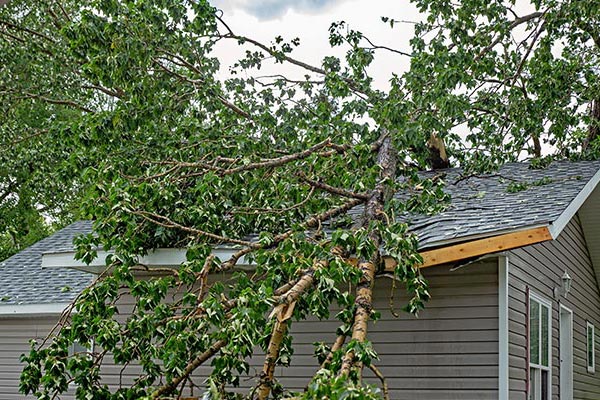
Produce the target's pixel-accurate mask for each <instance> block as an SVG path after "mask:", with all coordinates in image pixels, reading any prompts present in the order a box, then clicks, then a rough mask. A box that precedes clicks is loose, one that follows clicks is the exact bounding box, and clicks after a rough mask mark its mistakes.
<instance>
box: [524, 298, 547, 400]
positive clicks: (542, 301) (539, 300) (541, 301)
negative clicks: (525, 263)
mask: <svg viewBox="0 0 600 400" xmlns="http://www.w3.org/2000/svg"><path fill="white" fill-rule="evenodd" d="M532 300H533V301H535V302H536V303H539V304H540V306H542V305H543V306H545V307H547V309H548V348H547V352H548V366H545V365H542V364H541V362H542V353H541V341H542V335H541V329H542V328H541V327H542V312H541V308H540V312H539V329H540V335H538V340H539V342H540V343H539V345H540V354H539V360H538V361H539V364H536V363H533V362H532V361H531V356H530V354H531V345H532V343H531V334H530V332H527V336H528V340H527V357H528V359H529V365H528V366H527V369H528V370H531V368H535V369H539V370H540V371H547V374H548V382H547V384H548V386H547V388H546V389H547V393H548V398H549V399H551V398H552V318H553V316H552V312H553V307H552V301H550V300H547V299H546V298H544V297H542V296H540V295H538V294H536V293H534V292H533V291H530V292H529V299H528V308H529V309H528V310H527V312H528V315H530V313H531V301H532ZM530 318H531V316H530ZM528 324H529V322H528ZM528 329H529V330H530V329H531V327H529V328H528ZM533 378H534V377H533V376H530V377H529V382H527V385H528V386H529V385H531V384H532V383H533Z"/></svg>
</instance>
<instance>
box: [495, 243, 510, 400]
mask: <svg viewBox="0 0 600 400" xmlns="http://www.w3.org/2000/svg"><path fill="white" fill-rule="evenodd" d="M509 268H510V264H509V259H508V256H506V255H502V256H500V257H498V400H508V394H509V359H508V290H509V287H508V276H509V274H508V271H509Z"/></svg>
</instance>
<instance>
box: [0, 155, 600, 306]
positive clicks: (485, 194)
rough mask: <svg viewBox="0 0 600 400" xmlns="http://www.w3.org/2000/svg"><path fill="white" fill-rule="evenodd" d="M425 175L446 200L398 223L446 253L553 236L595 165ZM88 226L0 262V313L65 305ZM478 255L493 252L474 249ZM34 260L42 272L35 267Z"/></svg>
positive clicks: (174, 256)
mask: <svg viewBox="0 0 600 400" xmlns="http://www.w3.org/2000/svg"><path fill="white" fill-rule="evenodd" d="M426 174H427V175H430V176H435V175H438V176H439V177H440V178H442V179H444V180H445V182H446V188H445V190H446V191H447V192H448V193H449V194H450V195H451V198H452V200H451V202H450V204H449V205H448V207H447V208H446V209H445V210H444V211H443V212H441V213H438V214H436V215H433V216H423V215H404V216H403V217H402V218H403V219H404V220H406V221H407V222H408V223H409V224H410V225H411V228H412V229H411V230H412V231H413V232H414V233H415V234H417V235H418V237H419V241H420V250H427V249H431V248H443V249H446V248H450V247H451V246H449V245H451V244H453V243H462V242H469V243H473V244H474V245H476V246H478V247H480V244H479V243H477V241H476V239H481V238H491V237H500V235H503V234H506V233H509V232H518V231H524V232H530V231H531V229H532V228H538V227H542V228H543V229H544V230H545V232H547V234H546V238H545V239H544V240H548V239H550V238H556V237H557V236H558V235H559V234H560V232H561V231H562V228H563V227H564V226H565V225H566V224H567V223H568V221H569V220H570V219H571V218H572V217H573V215H574V214H575V212H577V211H578V210H579V209H580V207H581V206H582V205H583V203H584V202H585V200H586V199H587V198H588V196H589V195H590V193H591V192H592V191H593V190H594V188H595V187H596V186H597V185H598V182H599V181H600V161H581V162H554V163H552V164H551V165H550V166H549V167H548V168H545V169H530V168H529V165H528V164H525V163H512V164H506V165H504V166H503V167H502V168H501V169H500V170H499V171H498V172H496V173H492V174H486V175H473V176H465V175H464V174H463V171H462V170H461V169H458V168H455V169H447V170H443V171H436V172H428V173H426ZM354 212H355V213H358V212H359V210H355V211H354ZM91 228H92V225H91V222H89V221H79V222H76V223H74V224H72V225H69V226H68V227H66V228H64V229H63V230H60V231H58V232H56V233H55V234H53V235H52V236H50V237H48V238H46V239H44V240H41V241H40V242H38V243H36V244H34V245H33V246H31V247H29V248H27V249H25V250H23V251H21V252H20V253H18V254H16V255H14V256H12V257H11V258H9V259H7V260H6V261H4V262H3V263H0V299H2V300H3V301H2V302H0V307H1V306H2V304H5V305H6V304H8V305H10V304H45V303H68V302H70V301H71V300H72V299H73V298H74V297H75V296H76V294H77V293H79V292H80V291H81V290H82V289H83V288H84V287H85V286H86V285H87V284H89V283H90V281H91V279H92V276H93V275H91V274H88V273H84V272H81V271H77V270H74V269H66V268H60V267H73V268H79V269H84V270H86V269H87V270H88V271H96V272H97V271H99V268H100V269H102V267H104V266H103V263H104V258H105V254H100V253H102V252H100V251H99V254H98V257H97V259H96V260H94V261H93V265H89V266H86V265H85V264H83V263H81V262H79V261H76V260H74V259H73V255H74V252H73V245H72V241H73V238H74V237H75V236H77V235H78V234H82V233H88V232H90V231H91ZM540 241H541V240H540ZM534 242H535V241H531V242H530V243H534ZM483 245H485V243H483ZM445 246H447V247H445ZM491 248H492V247H490V249H491ZM482 249H483V250H482ZM479 250H481V251H479ZM215 251H216V252H221V253H222V254H220V253H219V254H218V255H219V256H220V257H221V258H225V257H227V254H229V253H228V252H232V251H233V250H232V249H227V248H223V247H220V248H217V249H216V250H215ZM433 251H435V250H433ZM478 251H479V253H481V254H482V252H494V251H498V250H497V248H496V250H494V251H492V250H489V251H488V250H486V249H485V247H480V248H479V249H478ZM422 254H423V253H422ZM42 255H44V265H45V266H47V267H48V268H42ZM185 258H186V256H185V249H160V250H158V251H156V252H155V253H150V254H148V255H147V256H146V257H145V258H144V259H143V260H140V262H141V263H143V264H146V265H148V266H153V265H155V266H158V265H163V266H164V265H171V264H172V265H179V263H180V262H182V261H184V260H185ZM463 258H465V257H464V256H463ZM67 289H68V290H67Z"/></svg>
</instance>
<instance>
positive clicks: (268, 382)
mask: <svg viewBox="0 0 600 400" xmlns="http://www.w3.org/2000/svg"><path fill="white" fill-rule="evenodd" d="M415 4H417V6H418V7H419V8H420V9H421V10H422V12H424V13H426V15H427V19H426V21H425V22H423V23H418V24H416V26H415V36H414V37H413V39H412V40H411V45H412V52H411V54H408V55H406V56H407V57H410V62H411V68H410V71H408V72H407V73H403V74H397V75H394V76H392V77H391V78H390V79H391V80H390V83H391V88H390V90H389V91H387V92H383V91H380V90H376V89H374V88H373V78H372V76H371V71H370V69H369V66H370V65H371V63H372V61H373V59H374V57H375V55H376V53H377V52H379V51H383V52H389V51H391V52H394V53H395V54H397V51H395V50H394V49H389V48H385V47H381V46H377V45H375V44H373V43H372V42H371V41H370V40H369V39H368V38H367V37H365V36H364V35H363V34H362V33H360V32H357V31H354V30H352V29H350V28H349V27H347V26H346V25H345V24H344V23H341V22H340V23H334V24H333V25H332V27H331V29H330V44H331V45H332V46H334V47H337V46H341V47H343V48H344V49H345V50H346V54H345V57H344V58H342V59H340V58H337V57H334V56H328V57H325V58H324V59H323V61H322V63H321V65H309V64H307V63H305V62H303V61H301V60H297V59H296V58H294V57H293V50H294V48H295V47H297V46H298V45H299V41H298V40H297V39H292V40H287V39H284V38H282V37H276V38H275V39H274V40H273V42H272V43H267V44H265V43H261V42H258V41H256V40H254V39H252V38H249V37H245V36H242V35H240V34H238V33H236V32H235V31H233V30H231V29H230V27H229V26H228V25H227V24H226V21H225V20H224V19H223V16H222V14H221V13H220V12H219V11H218V10H215V9H214V8H213V7H211V6H210V4H208V3H207V2H206V1H177V2H173V1H161V0H144V1H141V0H132V1H115V0H96V1H86V2H75V1H70V0H63V1H55V0H52V1H50V0H42V1H36V2H32V1H16V0H13V1H11V3H10V4H9V6H8V7H4V8H3V9H0V57H2V60H0V61H2V65H3V67H2V68H3V69H2V75H1V77H0V88H1V90H0V96H2V101H1V104H2V107H3V108H4V109H3V111H4V115H6V118H5V119H4V120H3V122H2V125H1V127H0V129H2V146H4V148H5V149H6V151H7V153H6V154H11V155H10V156H7V157H6V159H4V158H3V159H2V160H3V161H2V165H1V166H0V169H1V170H2V171H4V172H3V174H2V181H1V185H2V186H0V188H2V190H3V191H5V192H8V191H10V193H12V194H11V195H7V196H6V198H5V199H4V201H7V200H10V201H11V202H12V203H6V204H9V205H10V206H12V205H11V204H18V203H19V202H20V201H23V202H25V203H24V204H27V205H29V210H30V212H31V210H33V212H32V215H36V213H37V215H38V216H39V215H40V208H41V209H44V208H45V207H48V208H49V209H52V208H53V207H55V208H56V212H57V213H60V212H65V210H67V211H68V210H69V205H70V204H72V199H73V198H74V197H73V196H74V195H73V193H74V194H75V197H78V196H79V195H80V194H81V196H83V198H84V200H83V202H82V203H81V205H80V208H79V209H78V212H79V214H80V215H81V216H83V217H85V218H92V219H94V220H95V221H96V222H95V224H94V230H95V235H90V236H88V237H85V238H81V239H80V240H79V241H78V246H79V255H80V256H81V258H82V259H84V260H90V259H91V258H92V257H94V256H95V249H96V248H97V247H104V248H107V249H114V250H115V252H116V254H115V256H113V257H111V258H110V259H109V260H108V261H109V263H110V264H111V266H112V268H113V269H112V273H111V274H105V275H103V276H101V277H100V279H99V280H98V281H97V282H96V283H95V284H94V285H93V286H92V287H90V288H89V289H87V290H86V291H84V292H83V293H82V295H81V296H80V297H79V298H78V299H77V301H76V303H75V306H74V307H75V308H76V309H77V313H75V314H73V315H69V316H65V318H64V319H63V321H62V324H61V328H60V330H59V332H57V336H56V337H54V338H53V339H51V340H50V341H49V342H47V343H45V344H44V345H34V346H33V348H32V351H31V353H30V354H29V355H28V356H27V357H25V358H24V361H25V362H26V367H25V369H24V372H23V376H22V382H21V388H22V390H23V391H24V392H26V393H35V394H36V396H37V397H38V398H42V399H47V398H52V397H53V396H55V395H56V394H60V393H62V392H64V391H66V390H67V387H68V383H69V382H70V381H74V382H75V383H76V384H77V393H78V396H79V397H80V398H84V397H86V396H88V397H93V398H114V399H125V398H161V397H166V396H171V395H177V394H178V393H179V392H180V391H181V390H182V387H183V385H184V384H185V382H186V381H187V379H188V377H189V375H190V374H191V373H192V372H193V371H194V370H195V369H196V368H198V367H199V366H200V365H202V364H203V363H206V362H208V360H209V359H210V360H212V366H213V372H212V374H211V376H210V378H209V381H208V382H207V385H206V388H207V390H208V393H209V395H210V396H212V397H213V398H227V397H235V395H234V394H233V393H230V392H229V390H230V388H231V387H232V386H234V385H236V384H237V383H238V382H239V376H240V374H242V373H243V372H244V371H246V370H247V368H248V364H247V359H248V357H249V356H251V355H252V354H253V351H254V349H255V348H256V347H257V346H258V347H261V348H262V350H263V351H264V354H265V361H264V369H263V372H262V374H261V376H260V377H258V379H257V381H256V386H255V390H253V391H252V392H251V393H248V394H247V395H248V396H249V397H256V398H259V399H265V398H267V397H269V396H273V397H281V396H283V395H287V394H288V393H287V392H286V391H285V388H280V387H278V386H277V383H276V381H275V380H274V377H273V371H274V367H275V365H277V364H285V363H286V362H288V361H289V358H290V356H291V348H292V346H293V342H292V338H291V336H290V333H289V331H288V326H289V324H290V323H291V321H293V320H302V319H305V318H306V317H308V316H316V317H318V318H328V317H329V310H330V305H332V304H337V305H339V306H340V307H341V309H342V311H341V312H340V313H339V314H337V315H336V317H337V318H338V319H339V320H340V328H339V329H338V330H337V333H338V339H337V340H336V341H335V342H334V343H332V344H325V345H323V346H320V347H319V348H318V350H319V358H320V361H321V362H322V368H321V369H320V370H319V371H318V372H317V374H316V375H315V377H314V379H313V381H312V382H311V384H310V385H309V386H308V390H307V392H306V393H301V394H297V396H299V397H302V398H338V397H339V396H341V395H342V394H344V395H345V396H350V397H348V398H361V399H365V398H378V397H379V396H381V393H380V392H378V391H377V390H375V389H374V388H372V387H369V386H366V385H363V384H362V382H361V376H362V371H363V369H364V368H372V369H374V370H375V371H377V370H376V367H375V365H374V364H373V360H374V359H375V357H376V348H377V346H376V344H371V342H370V341H369V340H368V322H369V320H372V319H376V318H377V315H378V314H377V310H373V308H372V304H371V294H372V290H373V285H374V277H375V275H376V274H377V273H378V272H380V271H381V270H382V262H381V254H383V253H385V254H388V255H390V256H391V257H393V258H394V259H395V260H396V262H397V266H396V268H395V270H394V276H395V277H396V278H397V279H398V280H399V281H401V282H403V283H404V284H405V289H406V291H407V292H408V293H409V295H410V298H411V300H410V301H409V303H408V304H407V305H406V310H407V311H408V312H413V313H416V312H418V310H419V309H420V308H422V307H423V306H424V302H425V301H426V300H427V298H428V296H429V295H428V292H427V286H426V282H425V281H424V279H423V278H422V276H421V275H420V273H419V271H418V268H417V266H418V264H419V262H420V261H421V260H420V258H419V256H418V253H417V251H416V249H417V243H416V241H415V239H414V238H413V237H412V236H411V235H410V234H408V233H407V230H408V228H407V226H406V225H405V224H403V223H400V222H397V216H399V215H400V214H402V213H404V212H408V211H411V212H421V213H433V212H435V211H436V210H437V209H439V207H440V205H442V206H443V200H445V199H446V196H445V195H444V193H443V190H442V182H441V180H440V179H432V180H427V179H425V180H423V179H420V178H419V176H418V174H417V171H418V170H421V169H427V168H430V167H435V168H437V167H443V166H446V165H448V157H447V156H446V154H447V155H450V160H454V161H455V162H456V163H460V164H461V165H463V166H464V167H465V168H466V169H467V170H470V169H476V170H481V169H486V168H489V167H490V166H492V165H495V164H497V163H500V162H502V161H505V160H514V159H517V158H518V157H520V156H522V155H523V154H531V155H534V156H540V155H541V149H542V144H543V143H545V142H546V143H548V144H550V145H553V146H554V148H552V149H551V151H552V152H555V153H556V155H557V156H559V157H562V156H566V155H574V154H580V153H581V151H582V150H583V149H585V151H586V153H585V155H586V156H590V157H591V156H593V155H594V154H597V148H598V139H597V137H593V135H589V133H590V132H593V129H594V126H597V125H595V124H597V121H594V120H593V118H592V117H591V116H590V115H591V114H590V113H589V111H588V109H587V108H586V107H587V105H589V103H590V102H592V101H593V100H594V99H596V98H597V94H598V66H599V63H598V53H599V47H598V46H597V43H595V42H594V40H595V38H597V35H598V27H599V21H598V15H599V7H600V6H599V5H597V4H596V2H580V1H563V2H557V1H554V0H538V1H535V2H534V3H533V4H531V5H528V6H529V8H531V10H530V12H527V13H522V12H520V11H516V10H513V8H511V7H513V6H514V5H513V4H512V3H511V2H508V3H504V2H501V1H489V0H488V1H464V2H461V3H460V4H452V3H448V2H446V1H436V0H420V1H419V0H416V1H415ZM384 21H385V22H387V23H390V25H392V27H397V26H398V24H399V22H398V21H395V20H393V19H390V18H384ZM392 33H394V31H392ZM223 41H233V42H235V43H237V44H238V45H239V46H240V47H241V48H242V49H244V50H245V51H246V52H245V56H244V57H242V58H241V59H240V60H238V61H237V63H236V64H235V65H234V66H233V68H232V69H231V71H230V73H229V75H228V77H227V78H219V77H220V76H222V75H219V72H220V68H221V64H220V62H219V60H218V59H217V58H215V56H214V54H215V53H214V49H215V46H218V45H219V43H220V42H223ZM269 62H274V63H275V65H277V66H281V68H282V74H281V75H275V76H271V77H262V78H261V77H259V76H258V74H257V73H256V71H257V70H258V69H259V68H261V67H262V66H264V64H265V63H269ZM288 68H294V69H296V70H300V71H302V75H303V78H301V79H297V78H294V77H291V76H290V75H286V71H289V69H288ZM32 116H33V118H32ZM9 152H10V153H9ZM523 152H524V153H523ZM30 159H31V160H33V161H32V162H30V163H29V164H27V163H22V162H19V161H23V160H30ZM38 160H39V161H38ZM13 162H14V164H13ZM32 163H33V164H32ZM27 165H29V168H30V171H29V172H28V171H27V169H26V168H27ZM22 168H25V169H24V170H23V172H21V171H22ZM20 176H21V178H18V177H20ZM36 182H39V185H37V186H36V184H35V183H36ZM13 185H14V187H15V189H12V187H13ZM52 185H55V186H52ZM56 185H59V186H60V189H58V188H57V187H56ZM17 186H18V188H19V189H18V190H19V191H17V189H16V187H17ZM28 188H40V189H44V190H43V191H41V192H37V189H28ZM57 189H58V190H57ZM396 192H401V193H403V194H404V195H403V196H401V197H400V198H399V197H394V196H393V194H394V193H396ZM21 193H23V194H21ZM28 193H31V195H30V196H29V197H28V195H27V194H28ZM54 196H56V197H54ZM0 204H4V203H0ZM13 208H14V207H13ZM38 218H39V217H38ZM217 244H220V245H231V246H235V248H236V249H237V252H236V253H235V254H234V255H233V256H232V257H231V258H230V259H226V260H219V259H217V258H215V257H213V256H212V255H211V254H210V253H211V248H212V246H214V245H217ZM158 247H186V248H187V249H188V261H187V262H186V263H184V264H182V265H181V267H180V268H179V269H177V270H174V271H168V273H166V275H164V276H161V277H156V278H154V279H151V280H139V279H136V278H135V276H134V275H135V271H136V268H139V266H137V265H136V263H135V257H136V256H138V255H142V254H145V253H147V252H148V251H150V250H152V249H154V248H158ZM242 257H245V259H246V260H252V261H253V263H254V265H255V267H256V270H255V271H254V272H253V273H252V274H251V275H249V274H247V273H241V272H235V267H236V264H238V262H240V260H241V259H242ZM226 271H229V272H233V274H234V278H233V279H232V280H230V281H228V282H227V285H225V284H224V283H222V282H217V283H212V284H209V283H208V280H207V276H208V275H209V274H210V273H215V272H226ZM166 272H167V271H166ZM348 284H350V286H351V287H352V289H351V290H348V289H347V288H348ZM123 289H125V290H126V291H128V292H130V293H131V294H132V295H133V296H134V299H135V301H136V307H135V309H134V311H133V313H132V315H131V316H129V317H128V318H127V320H126V321H125V322H123V321H121V322H117V320H116V312H117V303H118V301H119V298H120V293H121V290H123ZM173 291H177V292H179V297H177V298H178V299H179V300H177V301H166V300H167V299H166V297H167V294H169V299H171V296H170V294H171V293H172V292H173ZM74 341H78V342H79V343H82V344H86V343H88V344H89V343H91V342H92V341H94V343H95V344H96V345H97V346H98V348H99V349H101V350H100V351H98V352H95V353H94V354H92V355H91V356H85V357H82V356H73V357H67V348H68V346H69V345H70V344H71V343H73V342H74ZM142 349H143V350H142ZM107 352H110V353H112V354H113V355H114V359H115V361H116V362H117V363H120V364H123V365H127V364H129V363H139V364H140V365H141V366H142V370H143V374H142V375H141V376H140V377H139V379H138V380H136V381H135V382H134V383H133V384H132V385H131V386H130V387H127V388H122V389H119V390H118V391H117V392H116V393H109V392H108V389H107V388H106V387H105V386H104V385H103V384H102V383H101V376H100V375H101V364H102V362H103V360H104V356H105V354H106V353H107ZM67 358H68V361H67V362H65V359H67ZM307 383H308V382H307ZM275 389H276V390H275Z"/></svg>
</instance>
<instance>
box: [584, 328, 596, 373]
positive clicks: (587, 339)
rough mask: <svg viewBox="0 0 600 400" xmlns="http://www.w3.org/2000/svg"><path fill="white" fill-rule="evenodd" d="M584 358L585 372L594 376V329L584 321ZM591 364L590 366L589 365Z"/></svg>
mask: <svg viewBox="0 0 600 400" xmlns="http://www.w3.org/2000/svg"><path fill="white" fill-rule="evenodd" d="M590 328H591V330H592V338H591V339H592V342H591V343H592V348H591V350H592V359H591V360H590V348H589V345H590ZM585 358H586V363H587V372H589V373H590V374H594V373H595V372H596V328H595V327H594V324H592V323H591V322H589V321H586V324H585ZM590 364H591V365H590Z"/></svg>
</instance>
